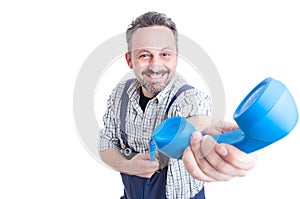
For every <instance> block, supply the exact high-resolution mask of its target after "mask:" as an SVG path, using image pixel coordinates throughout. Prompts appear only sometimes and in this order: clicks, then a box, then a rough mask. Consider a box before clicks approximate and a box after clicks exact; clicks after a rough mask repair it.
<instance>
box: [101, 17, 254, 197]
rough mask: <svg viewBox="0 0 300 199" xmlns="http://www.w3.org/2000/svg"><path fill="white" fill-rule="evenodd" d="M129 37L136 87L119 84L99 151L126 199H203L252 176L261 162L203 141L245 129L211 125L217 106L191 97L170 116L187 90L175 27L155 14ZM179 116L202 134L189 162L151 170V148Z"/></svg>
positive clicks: (195, 138)
mask: <svg viewBox="0 0 300 199" xmlns="http://www.w3.org/2000/svg"><path fill="white" fill-rule="evenodd" d="M126 36H127V43H128V52H127V53H126V55H125V58H126V61H127V63H128V66H129V67H130V68H131V69H132V70H133V71H134V74H135V77H136V79H135V80H134V81H133V82H130V83H127V84H126V82H128V81H126V82H121V83H119V84H118V85H117V86H116V88H115V89H114V90H113V92H112V94H111V95H110V98H109V100H108V107H107V111H106V113H105V115H104V128H103V129H102V130H101V132H100V144H99V150H100V156H101V159H102V160H103V161H104V162H105V163H106V164H107V165H109V166H110V167H112V168H114V169H116V170H117V171H119V172H120V173H121V176H122V180H123V184H124V196H123V197H122V198H130V199H140V198H150V199H152V198H157V199H160V198H172V199H173V198H178V199H189V198H194V199H197V198H198V199H203V198H205V194H204V188H203V182H212V181H224V180H229V179H231V178H233V177H235V176H244V175H245V174H246V172H247V171H248V170H250V169H251V168H253V166H254V165H255V162H256V158H255V156H253V155H247V154H245V153H243V152H242V151H239V150H238V149H236V148H235V147H233V146H230V145H226V144H217V143H216V142H215V141H214V139H213V138H212V137H211V136H209V135H207V136H204V137H202V134H201V133H200V132H203V131H205V129H206V133H207V134H214V133H222V132H226V131H229V130H232V129H234V128H237V126H236V125H234V124H231V123H228V122H222V123H221V124H219V125H214V126H212V125H211V119H210V117H209V114H210V111H211V102H210V98H209V97H208V96H207V95H206V94H205V93H202V92H200V91H198V90H197V89H188V90H185V91H183V92H182V93H181V94H180V95H178V96H177V98H176V100H175V101H173V102H172V104H171V107H170V108H168V107H169V105H170V103H171V101H172V99H174V96H176V94H177V92H178V90H180V88H181V87H182V86H183V85H186V84H187V83H186V82H185V80H184V79H183V78H182V77H181V76H180V75H179V74H177V73H176V67H177V59H178V47H177V36H178V33H177V29H176V25H175V23H174V22H173V21H172V20H171V19H170V18H168V17H166V16H165V15H164V14H161V13H156V12H148V13H145V14H143V15H141V16H140V17H138V18H137V19H135V20H134V21H133V22H132V24H131V26H130V27H129V28H128V29H127V32H126ZM126 85H127V86H126ZM124 93H125V95H124ZM124 96H125V97H124ZM125 99H126V100H128V101H126V104H124V101H125ZM122 101H123V104H122ZM167 109H168V110H167ZM122 114H123V116H122ZM124 114H125V115H126V116H124ZM165 115H167V117H166V116H165ZM176 115H180V116H183V117H186V118H188V120H189V121H191V122H192V123H193V124H194V125H195V127H196V129H197V130H198V131H199V132H198V131H197V132H194V133H193V135H192V138H191V141H190V147H188V148H187V149H186V150H185V152H184V154H183V157H182V160H177V159H172V158H170V159H168V158H167V157H165V156H164V155H162V154H160V153H158V154H157V157H156V159H155V161H153V162H150V157H149V140H150V139H151V135H152V132H153V130H154V128H155V127H156V126H157V125H158V124H159V123H161V122H162V121H163V120H164V119H166V118H169V117H173V116H176ZM122 117H124V118H122ZM122 125H123V127H122ZM122 128H123V129H122ZM120 149H121V150H120ZM130 151H132V153H131V154H130ZM124 154H125V155H124ZM126 154H127V155H130V157H128V156H126Z"/></svg>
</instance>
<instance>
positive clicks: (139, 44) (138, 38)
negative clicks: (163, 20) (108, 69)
mask: <svg viewBox="0 0 300 199" xmlns="http://www.w3.org/2000/svg"><path fill="white" fill-rule="evenodd" d="M131 49H132V51H134V50H140V49H167V50H170V51H172V52H176V41H175V37H174V34H173V32H172V31H171V30H170V29H169V28H167V27H165V26H150V27H144V28H139V29H137V30H136V31H135V32H134V33H133V35H132V40H131Z"/></svg>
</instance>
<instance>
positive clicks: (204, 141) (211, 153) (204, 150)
mask: <svg viewBox="0 0 300 199" xmlns="http://www.w3.org/2000/svg"><path fill="white" fill-rule="evenodd" d="M225 126H226V128H225V129H224V128H220V129H219V130H216V131H219V133H222V132H225V131H226V130H228V129H227V127H228V128H229V126H228V124H227V125H225ZM225 126H224V127H225ZM231 129H232V128H231ZM211 131H212V129H211ZM212 132H213V133H212ZM212 132H210V133H212V134H215V133H216V132H215V131H212ZM256 159H257V158H256V156H255V155H253V154H246V153H244V152H242V151H240V150H239V149H237V148H235V147H234V146H231V145H228V144H218V143H217V142H216V141H215V140H214V139H213V138H212V137H211V136H210V135H205V136H202V134H201V133H200V132H194V133H193V135H192V138H191V141H190V146H189V147H188V148H187V149H186V150H185V152H184V154H183V157H182V160H183V163H184V165H185V167H186V169H187V171H188V172H189V173H190V174H191V175H192V176H193V177H194V178H196V179H198V180H202V181H206V182H213V181H227V180H230V179H231V178H233V177H236V176H245V175H246V173H247V171H248V170H250V169H252V168H253V167H254V166H255V163H256Z"/></svg>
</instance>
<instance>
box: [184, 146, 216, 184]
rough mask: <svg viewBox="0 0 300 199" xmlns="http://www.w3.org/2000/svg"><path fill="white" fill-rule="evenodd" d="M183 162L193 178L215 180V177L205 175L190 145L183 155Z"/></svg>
mask: <svg viewBox="0 0 300 199" xmlns="http://www.w3.org/2000/svg"><path fill="white" fill-rule="evenodd" d="M182 161H183V164H184V166H185V168H186V170H187V171H188V172H189V173H190V174H191V176H192V177H193V178H196V179H198V180H202V181H205V182H214V181H215V179H214V178H211V177H209V176H207V175H205V174H204V173H203V172H202V171H201V169H200V168H199V166H198V164H197V162H196V159H195V157H194V154H193V152H192V151H191V149H190V147H187V148H186V149H185V151H184V153H183V156H182Z"/></svg>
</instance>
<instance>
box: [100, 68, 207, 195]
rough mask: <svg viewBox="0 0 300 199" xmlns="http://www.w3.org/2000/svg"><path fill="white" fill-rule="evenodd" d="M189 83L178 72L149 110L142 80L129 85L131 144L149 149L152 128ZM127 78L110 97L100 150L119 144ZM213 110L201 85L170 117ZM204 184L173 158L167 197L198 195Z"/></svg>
mask: <svg viewBox="0 0 300 199" xmlns="http://www.w3.org/2000/svg"><path fill="white" fill-rule="evenodd" d="M185 84H187V83H186V81H185V80H184V79H183V78H182V77H181V76H179V75H178V74H176V75H175V77H174V78H173V80H172V81H171V82H170V83H169V84H168V85H167V86H166V87H165V88H164V89H163V90H162V91H161V92H160V93H158V94H157V95H156V96H155V97H154V98H153V99H151V100H150V101H149V102H148V104H147V106H146V109H145V111H144V112H143V111H142V109H141V107H140V105H139V99H140V93H139V92H140V89H139V88H140V84H139V83H138V82H137V81H134V82H133V83H132V85H130V87H129V89H128V91H127V92H128V96H129V101H128V107H127V116H126V127H125V128H126V138H127V142H128V145H129V146H130V148H132V149H133V150H135V151H137V152H140V153H148V152H149V151H148V147H149V140H150V139H151V135H152V131H153V130H154V128H155V127H156V126H157V125H158V124H160V123H161V122H162V121H163V120H164V119H165V118H164V117H165V112H166V109H167V107H168V104H169V103H170V101H171V99H172V97H173V96H174V95H175V94H176V92H177V90H178V89H179V88H180V87H181V86H183V85H185ZM124 86H125V81H124V82H121V83H119V84H118V85H117V86H116V87H115V89H114V90H113V92H112V94H111V95H110V97H109V100H108V104H107V110H106V112H105V115H104V117H103V121H104V128H103V129H101V131H100V141H99V150H100V151H104V150H106V149H109V148H119V144H118V143H119V139H120V107H121V96H122V92H123V88H124ZM209 114H211V101H210V98H209V96H208V95H206V94H205V93H203V92H200V91H198V90H197V89H190V90H187V91H185V92H183V93H182V94H181V95H180V96H179V97H177V99H176V100H175V101H174V103H173V105H172V106H171V108H170V110H169V113H168V118H169V117H173V116H183V117H190V116H195V115H209ZM202 187H203V182H202V181H198V180H196V179H194V178H192V177H191V175H190V174H189V173H188V172H187V171H186V169H185V167H184V165H183V162H182V160H177V159H172V158H171V159H170V161H169V164H168V173H167V182H166V196H167V198H180V199H185V198H186V199H188V198H191V197H193V196H194V195H196V194H197V193H198V192H199V191H200V190H201V189H202Z"/></svg>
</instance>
